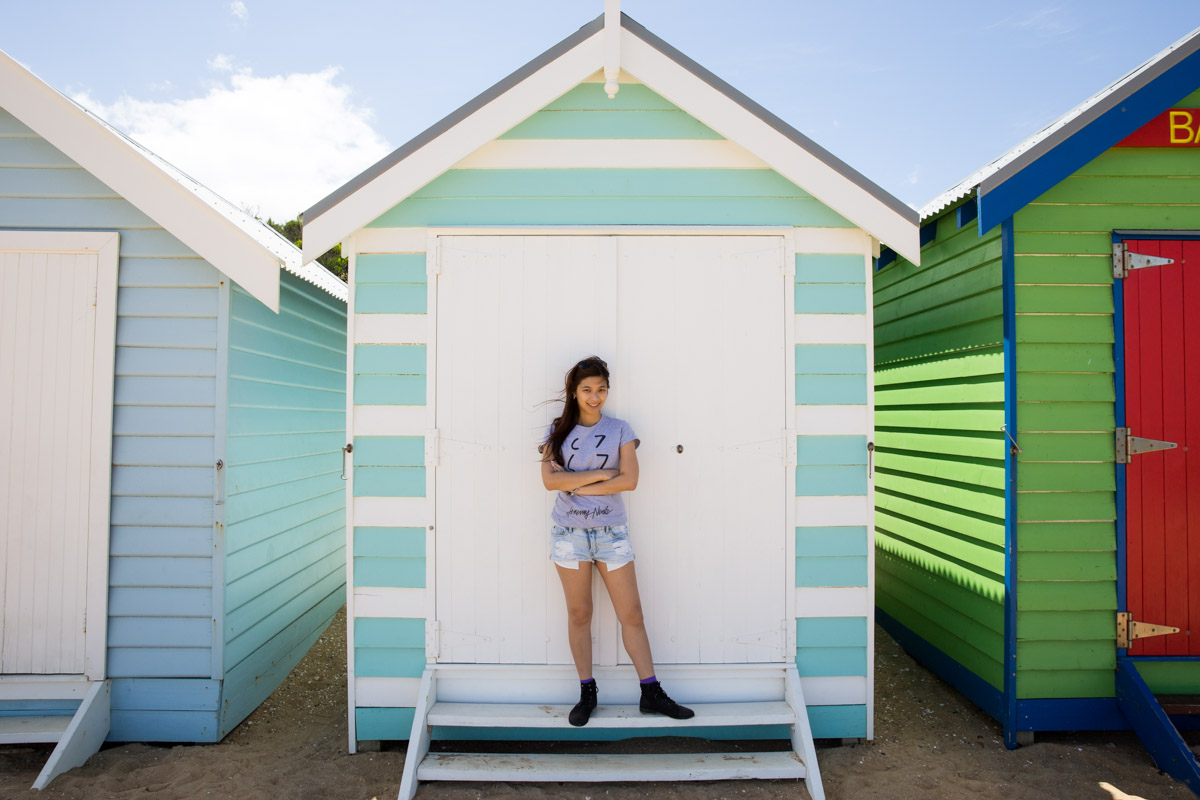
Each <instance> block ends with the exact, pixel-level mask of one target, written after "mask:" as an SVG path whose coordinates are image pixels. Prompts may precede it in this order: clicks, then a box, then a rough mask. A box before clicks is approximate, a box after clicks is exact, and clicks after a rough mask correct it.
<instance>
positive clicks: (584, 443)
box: [547, 416, 637, 528]
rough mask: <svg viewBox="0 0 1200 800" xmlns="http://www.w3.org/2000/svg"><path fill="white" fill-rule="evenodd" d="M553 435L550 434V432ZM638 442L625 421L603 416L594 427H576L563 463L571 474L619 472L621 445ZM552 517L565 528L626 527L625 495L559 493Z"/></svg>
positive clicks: (563, 450)
mask: <svg viewBox="0 0 1200 800" xmlns="http://www.w3.org/2000/svg"><path fill="white" fill-rule="evenodd" d="M547 436H549V432H547ZM636 439H637V435H636V434H635V433H634V432H633V428H631V427H629V423H628V422H626V421H625V420H623V419H617V418H616V417H605V416H602V417H600V421H599V422H597V423H596V424H595V425H592V426H591V427H590V428H589V427H585V426H583V425H576V426H575V427H574V429H572V430H571V432H570V433H569V434H567V438H566V440H565V441H564V442H563V447H562V455H563V464H564V465H565V466H566V468H567V471H568V472H586V471H588V470H591V469H617V468H618V467H620V466H621V452H620V451H621V445H623V444H625V443H626V442H632V441H635V440H636ZM550 518H551V519H552V520H554V522H555V523H557V524H558V525H562V526H563V527H564V528H598V527H600V526H602V525H624V524H626V516H625V500H624V499H623V498H622V497H621V494H620V493H619V492H618V493H617V494H605V495H597V496H595V497H586V496H583V495H577V494H576V495H573V494H571V493H570V492H559V493H558V499H557V500H555V502H554V511H553V512H551V514H550Z"/></svg>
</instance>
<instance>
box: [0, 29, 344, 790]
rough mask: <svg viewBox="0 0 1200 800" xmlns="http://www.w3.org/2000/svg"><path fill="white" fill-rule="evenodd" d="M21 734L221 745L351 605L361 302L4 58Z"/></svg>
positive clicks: (12, 553) (7, 344)
mask: <svg viewBox="0 0 1200 800" xmlns="http://www.w3.org/2000/svg"><path fill="white" fill-rule="evenodd" d="M0 186H2V187H3V189H2V190H0V742H13V741H58V743H59V744H58V747H57V749H56V750H55V752H54V754H53V755H52V757H51V760H50V763H48V764H47V767H46V770H45V771H43V773H42V775H41V776H40V777H39V779H38V785H39V786H43V785H45V783H46V781H48V780H49V779H50V778H52V777H53V775H54V774H56V772H58V771H61V770H62V769H65V768H68V767H70V766H73V765H75V764H78V763H82V761H83V760H84V759H86V758H87V756H88V755H90V754H91V753H93V752H95V750H96V749H97V748H98V747H99V746H100V743H101V742H102V741H104V740H105V739H106V738H107V739H110V740H118V741H127V740H139V741H177V742H214V741H217V740H219V739H221V738H222V737H223V736H224V735H225V734H226V733H228V732H229V731H230V730H231V729H232V728H233V727H234V726H235V725H237V723H238V722H240V721H241V720H242V719H243V718H244V717H245V716H246V715H247V714H249V713H250V712H251V711H252V710H253V709H254V708H255V707H256V706H258V704H259V703H260V702H262V700H263V699H265V698H266V696H267V695H268V694H270V693H271V691H273V690H274V689H275V688H276V687H277V686H278V685H279V683H280V682H281V681H282V680H283V678H284V677H285V676H286V675H287V673H288V671H289V670H290V669H291V668H292V666H294V665H295V663H296V662H297V661H298V660H299V659H300V657H301V656H302V655H303V654H304V653H305V652H306V650H307V649H308V647H309V646H310V645H311V644H312V642H313V641H314V640H315V639H316V637H317V636H318V635H319V634H320V632H321V631H322V630H324V628H325V626H326V625H327V624H328V622H329V620H330V619H331V618H332V616H333V615H334V613H335V612H336V611H337V609H338V608H339V607H340V606H341V605H342V603H343V599H344V571H343V570H344V565H345V550H344V544H343V543H344V533H343V524H344V517H343V508H344V505H345V500H344V497H345V496H344V494H343V492H344V484H343V483H342V481H341V479H340V470H341V453H340V448H341V442H342V439H343V437H344V435H345V434H344V425H345V405H344V403H345V398H344V384H345V377H344V376H345V341H346V287H345V285H344V284H343V283H342V282H341V281H340V280H338V279H337V278H336V277H335V276H333V275H332V274H330V273H328V272H327V271H326V270H324V269H323V268H321V267H319V266H317V265H315V264H309V265H307V266H305V265H302V262H301V260H300V253H299V251H298V250H297V249H296V248H295V247H293V246H292V245H291V244H290V243H289V242H287V241H286V240H284V239H283V238H282V237H280V236H278V235H277V234H276V233H275V232H274V231H272V230H270V229H269V228H267V227H266V226H264V225H262V224H261V223H259V222H258V221H257V220H255V219H253V218H252V217H250V216H249V215H247V214H246V213H244V212H242V211H240V210H239V209H237V208H235V207H233V206H232V205H230V204H229V203H227V202H225V201H224V200H222V199H221V198H219V197H217V196H216V195H214V194H213V193H212V192H210V191H208V190H207V189H205V188H204V187H203V186H201V185H199V184H197V183H196V182H195V181H193V180H191V179H190V178H188V177H186V176H185V175H183V174H181V173H180V172H179V171H177V170H175V169H174V168H172V167H171V166H170V165H168V164H166V163H164V162H163V161H161V160H160V159H158V158H156V157H155V156H154V155H152V154H151V153H149V152H147V151H146V150H144V149H143V148H141V147H140V146H138V145H137V144H135V143H134V142H132V141H130V140H129V139H127V138H125V137H124V136H122V135H121V134H120V133H118V132H117V131H115V130H114V129H112V128H111V127H109V126H108V125H106V124H104V123H103V122H102V121H100V120H99V119H97V118H95V117H94V116H92V115H90V114H89V113H88V112H86V111H85V110H83V109H82V108H80V107H79V106H77V105H76V104H74V103H73V102H71V101H70V100H68V99H67V98H66V97H64V96H63V95H61V94H59V93H58V92H57V91H55V90H54V89H52V88H51V87H49V86H47V85H46V84H45V83H43V82H42V81H41V80H39V79H38V78H36V77H35V76H34V75H32V74H30V73H29V72H28V71H27V70H25V69H24V68H23V67H21V66H20V65H19V64H17V63H16V62H15V61H13V60H12V59H10V58H9V57H8V56H6V55H4V54H2V53H0Z"/></svg>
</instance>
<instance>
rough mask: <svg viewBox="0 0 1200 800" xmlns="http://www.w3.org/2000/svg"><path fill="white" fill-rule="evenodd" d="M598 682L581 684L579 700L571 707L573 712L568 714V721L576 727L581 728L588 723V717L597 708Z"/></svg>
mask: <svg viewBox="0 0 1200 800" xmlns="http://www.w3.org/2000/svg"><path fill="white" fill-rule="evenodd" d="M596 691H597V688H596V682H595V681H592V682H591V683H581V684H579V702H578V703H576V704H575V707H574V708H572V709H571V713H570V714H568V715H567V722H570V723H571V724H572V725H574V726H575V727H576V728H581V727H583V726H584V725H587V724H588V719H589V718H590V717H591V716H592V712H593V711H595V710H596Z"/></svg>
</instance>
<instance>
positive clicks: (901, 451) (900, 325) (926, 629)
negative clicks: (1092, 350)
mask: <svg viewBox="0 0 1200 800" xmlns="http://www.w3.org/2000/svg"><path fill="white" fill-rule="evenodd" d="M955 217H956V215H955V213H954V212H953V211H950V212H948V213H945V214H943V215H942V216H941V217H940V218H938V219H937V220H935V221H934V223H933V224H935V225H936V226H937V236H936V237H935V239H934V240H933V241H932V242H931V243H929V244H927V245H926V246H925V247H924V248H922V253H921V262H922V266H920V267H916V266H914V265H913V264H911V263H910V262H908V261H906V260H905V259H897V260H896V262H895V263H894V264H891V265H889V266H887V267H885V268H884V269H882V270H880V271H879V272H877V273H876V274H875V275H874V286H873V289H874V305H875V358H876V365H875V409H876V411H875V447H876V450H875V467H876V472H875V480H876V494H875V544H876V555H875V586H876V597H875V602H876V605H878V606H879V608H881V609H882V610H883V611H885V612H886V613H887V614H889V615H890V616H891V617H892V618H894V619H895V620H897V621H898V622H899V623H900V624H902V625H904V626H905V627H907V628H908V629H909V630H911V631H912V632H913V633H915V634H916V635H918V636H920V637H921V638H923V639H924V640H926V641H927V642H929V643H930V644H931V645H932V646H934V647H936V648H937V649H939V650H941V651H942V652H943V653H945V654H946V655H947V656H949V657H950V658H952V659H953V660H955V661H957V662H958V663H959V664H961V665H963V666H964V667H965V668H966V669H968V670H970V671H971V672H973V673H975V674H976V675H978V676H980V677H981V678H983V679H984V680H986V681H987V682H988V683H990V684H992V685H993V686H997V687H999V686H1000V685H1001V683H1002V678H1003V676H1002V657H1003V630H1004V609H1003V586H1004V490H1005V482H1004V480H1005V478H1004V454H1005V446H1006V441H1005V436H1004V432H1003V430H1002V426H1003V424H1004V355H1003V348H1002V321H1001V311H1002V303H1001V297H1000V292H1001V265H1000V254H1001V253H1000V241H999V237H998V235H997V234H996V233H995V232H992V233H989V234H988V235H987V236H985V237H982V238H981V237H979V236H978V233H977V231H976V228H975V226H974V225H967V226H964V227H963V228H961V229H960V228H958V226H957V222H956V219H955Z"/></svg>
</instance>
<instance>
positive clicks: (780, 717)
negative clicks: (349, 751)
mask: <svg viewBox="0 0 1200 800" xmlns="http://www.w3.org/2000/svg"><path fill="white" fill-rule="evenodd" d="M692 708H693V709H694V710H695V712H696V716H694V717H692V718H691V719H686V720H675V719H670V718H669V717H664V716H662V715H661V714H643V713H641V712H640V711H639V710H638V707H637V706H633V705H631V706H606V705H601V706H600V707H599V708H597V709H596V710H595V711H594V712H593V713H592V718H591V720H589V721H588V724H587V727H589V728H610V729H640V728H663V727H667V728H675V727H679V728H720V727H750V726H757V725H791V724H793V723H795V721H796V714H795V712H794V711H793V710H792V709H791V707H790V706H788V704H787V703H783V702H778V703H707V704H702V705H696V706H693V707H692ZM570 711H571V706H569V705H541V706H533V705H516V704H513V705H484V704H467V703H437V704H435V705H434V706H433V708H431V709H430V711H429V717H428V720H429V724H430V725H440V726H447V727H459V728H568V727H570V723H568V722H567V715H568V714H569V713H570Z"/></svg>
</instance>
